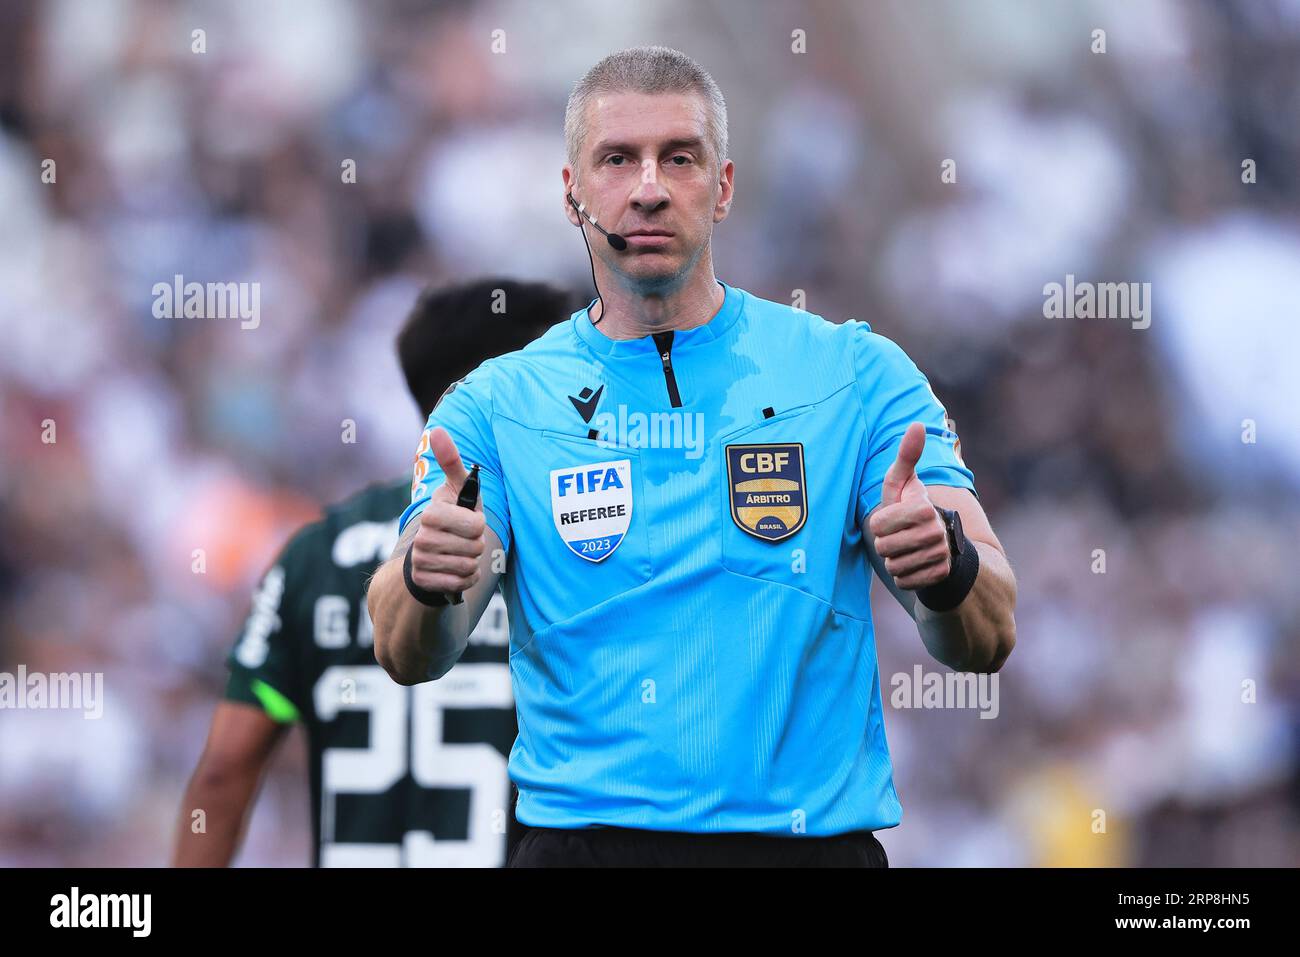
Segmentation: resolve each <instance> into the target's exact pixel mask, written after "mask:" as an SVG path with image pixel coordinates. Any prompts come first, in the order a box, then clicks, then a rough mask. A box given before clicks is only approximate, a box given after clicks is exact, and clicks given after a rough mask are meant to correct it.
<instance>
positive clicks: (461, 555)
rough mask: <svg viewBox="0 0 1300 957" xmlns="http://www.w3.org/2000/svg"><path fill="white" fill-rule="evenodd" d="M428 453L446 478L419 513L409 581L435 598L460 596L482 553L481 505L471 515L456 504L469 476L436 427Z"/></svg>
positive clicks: (472, 582) (473, 580)
mask: <svg viewBox="0 0 1300 957" xmlns="http://www.w3.org/2000/svg"><path fill="white" fill-rule="evenodd" d="M429 448H430V449H431V450H432V452H433V457H434V458H436V459H437V460H438V465H439V466H441V468H442V471H443V474H444V475H445V476H446V481H444V482H443V483H442V484H441V485H440V486H438V488H436V489H434V492H433V494H432V495H431V496H430V498H429V504H428V505H426V506H425V508H424V511H422V512H421V513H420V527H419V529H417V530H416V533H415V538H414V540H413V541H412V544H411V579H412V580H413V581H414V582H415V584H417V585H418V586H420V587H421V588H425V589H428V590H429V591H436V592H444V593H449V592H465V591H468V590H469V589H470V588H472V587H473V586H474V585H475V584H476V583H477V582H478V580H479V565H478V560H479V557H480V556H481V555H482V554H483V552H484V551H485V550H486V548H487V542H486V539H485V538H484V529H485V528H486V523H485V522H484V519H483V510H482V505H481V503H480V504H476V506H475V509H474V510H473V511H471V510H470V509H468V508H461V507H460V506H459V505H457V504H456V496H458V495H459V494H460V490H461V486H463V485H464V484H465V479H467V478H468V477H469V473H468V472H466V471H465V463H464V462H462V461H461V459H460V452H458V451H457V450H456V443H455V442H454V441H452V438H451V436H450V435H448V434H447V430H446V429H444V428H442V427H438V428H435V429H434V430H433V431H432V432H431V433H430V434H429Z"/></svg>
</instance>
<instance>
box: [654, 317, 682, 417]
mask: <svg viewBox="0 0 1300 957" xmlns="http://www.w3.org/2000/svg"><path fill="white" fill-rule="evenodd" d="M653 338H654V341H655V346H656V347H658V349H659V361H660V362H662V363H663V366H664V382H666V383H667V384H668V401H669V403H670V404H671V405H672V407H673V408H674V409H680V408H681V406H682V394H681V393H680V392H679V391H677V375H676V373H674V372H673V330H671V329H669V330H668V331H667V332H656V333H655V334H654V337H653Z"/></svg>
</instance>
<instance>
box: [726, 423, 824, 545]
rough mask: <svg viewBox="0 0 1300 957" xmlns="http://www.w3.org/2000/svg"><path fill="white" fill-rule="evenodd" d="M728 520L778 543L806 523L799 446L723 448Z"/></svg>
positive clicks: (801, 450) (803, 481) (801, 460)
mask: <svg viewBox="0 0 1300 957" xmlns="http://www.w3.org/2000/svg"><path fill="white" fill-rule="evenodd" d="M727 488H728V490H729V491H730V493H731V517H732V519H733V520H735V523H736V524H737V525H739V526H740V527H741V528H742V529H744V530H745V531H747V532H749V534H751V535H753V536H754V537H755V538H761V539H764V540H765V541H769V542H779V541H781V539H783V538H789V537H790V536H791V535H793V534H794V533H795V532H797V531H799V529H801V528H803V523H804V522H805V521H807V520H808V495H807V491H808V489H807V483H806V482H805V480H804V470H803V444H802V443H800V442H789V443H784V444H767V445H728V446H727Z"/></svg>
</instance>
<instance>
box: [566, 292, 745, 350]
mask: <svg viewBox="0 0 1300 957" xmlns="http://www.w3.org/2000/svg"><path fill="white" fill-rule="evenodd" d="M717 282H718V285H719V286H721V287H722V293H723V298H722V306H721V307H720V308H719V309H718V311H717V312H716V313H714V315H713V318H712V319H710V320H709V321H708V322H706V323H704V324H703V325H700V326H696V327H694V328H693V329H675V330H674V331H673V351H674V352H676V351H677V350H678V349H684V348H689V347H690V346H694V345H701V344H703V343H706V342H712V341H713V340H715V339H721V338H722V337H723V336H725V335H726V334H727V331H728V330H729V329H730V328H731V327H732V326H733V325H735V324H736V320H737V319H739V318H740V313H741V309H742V308H743V305H744V298H745V291H744V290H743V289H737V288H735V287H734V286H728V285H727V284H726V283H725V282H723V281H722V280H721V279H719V280H718V281H717ZM595 304H596V300H595V299H593V300H591V302H589V303H588V304H587V308H586V309H583V310H582V311H581V312H578V313H574V316H573V320H572V321H573V328H574V331H575V332H577V334H578V338H580V339H581V340H582V341H583V342H585V343H586V344H587V345H589V346H590V347H591V348H592V349H593V350H594V351H595V352H597V353H599V354H601V355H606V356H631V355H641V354H643V353H645V354H658V352H659V348H658V347H657V346H656V345H655V343H654V339H653V338H652V337H651V336H641V337H639V338H637V339H611V338H609V336H607V335H605V334H604V333H603V332H601V331H600V327H599V326H593V325H592V324H591V307H592V306H594V305H595Z"/></svg>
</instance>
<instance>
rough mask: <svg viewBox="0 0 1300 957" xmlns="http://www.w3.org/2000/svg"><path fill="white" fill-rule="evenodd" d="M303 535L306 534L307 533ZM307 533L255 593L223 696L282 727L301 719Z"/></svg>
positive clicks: (294, 542)
mask: <svg viewBox="0 0 1300 957" xmlns="http://www.w3.org/2000/svg"><path fill="white" fill-rule="evenodd" d="M304 531H305V530H304ZM308 547H309V546H308V543H307V541H306V538H305V537H304V532H299V533H298V535H296V536H294V538H293V539H291V540H290V542H289V544H288V545H286V546H285V547H284V549H283V550H282V551H281V552H280V554H279V556H278V557H277V558H276V560H275V563H274V564H273V565H272V566H271V567H270V568H269V569H268V570H267V572H266V574H265V575H263V576H262V580H261V581H260V582H259V583H258V585H257V587H256V588H254V589H253V600H252V606H251V608H250V609H249V613H248V617H247V618H246V619H245V621H244V627H243V629H242V630H241V631H240V633H239V637H238V639H236V641H235V646H234V648H233V649H231V652H230V656H229V658H228V659H227V664H228V665H229V667H230V677H229V678H228V679H227V681H226V692H225V698H226V700H228V701H241V702H243V703H245V704H251V705H254V706H255V707H259V708H261V709H262V710H263V711H265V712H266V714H267V715H268V716H269V717H271V718H272V719H274V720H275V721H279V722H282V723H291V722H294V721H297V720H299V719H300V717H301V715H302V713H303V710H304V706H305V703H304V702H303V701H302V700H301V699H300V698H301V696H300V694H299V684H300V683H299V681H298V674H299V670H300V669H299V664H298V659H299V654H300V649H301V648H302V647H303V641H304V637H305V636H306V634H307V633H306V632H305V630H304V629H305V628H306V627H307V625H306V624H305V623H304V621H303V617H302V615H301V614H300V613H299V612H300V609H301V608H302V595H303V588H304V587H305V586H306V582H307V579H308V578H309V575H310V569H309V568H308V567H306V565H305V563H304V559H303V553H304V551H305V550H306V549H307V548H308Z"/></svg>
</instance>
